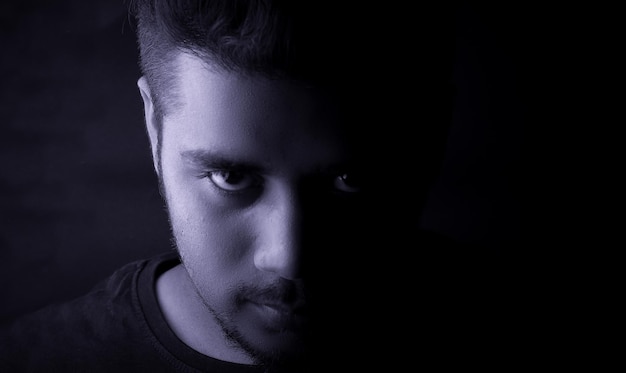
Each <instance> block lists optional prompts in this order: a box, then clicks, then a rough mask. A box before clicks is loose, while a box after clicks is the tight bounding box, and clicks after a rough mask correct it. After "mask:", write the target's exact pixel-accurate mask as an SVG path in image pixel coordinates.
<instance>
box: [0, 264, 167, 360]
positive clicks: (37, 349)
mask: <svg viewBox="0 0 626 373" xmlns="http://www.w3.org/2000/svg"><path fill="white" fill-rule="evenodd" d="M167 258H169V256H158V257H155V258H152V259H146V260H138V261H135V262H132V263H128V264H126V265H124V266H123V267H121V268H119V269H118V270H117V271H115V272H114V273H113V274H111V276H109V277H108V278H106V279H105V280H103V281H102V282H100V283H99V284H98V285H96V286H95V287H94V288H93V289H92V290H91V291H90V292H88V293H87V294H85V295H83V296H81V297H78V298H76V299H73V300H71V301H67V302H62V303H55V304H51V305H48V306H46V307H44V308H42V309H40V310H38V311H35V312H33V313H30V314H27V315H24V316H22V317H20V318H18V319H16V320H15V321H14V322H12V323H11V324H8V325H5V326H4V327H3V329H2V330H1V331H0V333H1V334H0V361H2V362H3V363H5V364H10V363H12V362H15V363H16V364H20V367H23V366H24V365H25V366H24V367H25V368H27V370H30V369H31V368H33V367H35V368H36V369H40V367H45V368H50V369H56V370H58V369H65V368H70V366H69V365H68V364H71V367H72V369H74V368H75V367H81V366H87V364H89V365H90V366H94V365H95V366H98V367H103V369H104V367H110V364H112V363H113V362H112V361H111V358H114V359H120V358H130V357H129V355H131V354H137V353H138V352H137V351H139V353H146V354H149V353H150V349H149V348H146V349H145V351H142V350H141V347H140V346H142V345H145V344H146V342H145V341H146V340H147V338H145V333H146V331H145V328H143V327H142V325H143V324H142V312H141V306H140V304H139V300H138V298H137V281H138V277H139V275H140V274H141V273H142V271H144V270H145V268H146V267H147V266H151V265H154V264H155V263H159V262H161V261H163V260H166V259H167Z"/></svg>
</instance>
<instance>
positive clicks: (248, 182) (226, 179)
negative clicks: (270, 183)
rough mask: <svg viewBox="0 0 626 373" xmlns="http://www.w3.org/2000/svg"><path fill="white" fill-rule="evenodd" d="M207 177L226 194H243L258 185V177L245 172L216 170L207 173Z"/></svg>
mask: <svg viewBox="0 0 626 373" xmlns="http://www.w3.org/2000/svg"><path fill="white" fill-rule="evenodd" d="M207 177H208V178H209V180H210V181H211V183H213V185H215V186H216V187H217V188H219V189H221V190H223V191H226V192H243V191H245V190H248V189H251V188H255V187H257V186H259V185H260V183H261V181H260V180H259V177H258V176H256V175H253V174H250V173H246V172H238V171H229V170H217V171H210V172H208V173H207Z"/></svg>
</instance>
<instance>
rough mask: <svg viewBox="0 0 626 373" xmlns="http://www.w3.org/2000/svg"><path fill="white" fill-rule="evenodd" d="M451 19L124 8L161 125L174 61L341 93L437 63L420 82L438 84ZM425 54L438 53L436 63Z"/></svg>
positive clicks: (414, 14)
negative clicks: (183, 56) (132, 21)
mask: <svg viewBox="0 0 626 373" xmlns="http://www.w3.org/2000/svg"><path fill="white" fill-rule="evenodd" d="M394 5H395V4H394ZM447 5H449V4H447ZM395 6H397V5H395ZM451 9H452V8H448V7H447V6H438V7H428V9H426V8H425V7H423V6H422V7H418V8H417V9H415V7H406V8H402V7H401V8H392V7H384V6H381V5H380V4H377V5H376V6H372V5H368V4H366V2H358V1H356V2H350V1H329V0H209V1H202V0H156V1H155V0H134V1H133V2H132V4H131V10H132V12H133V14H134V15H135V17H136V21H137V36H138V43H139V50H140V67H141V71H142V73H143V74H144V75H145V76H146V78H147V80H148V84H149V86H150V87H151V91H152V95H153V97H152V98H153V101H154V103H155V106H156V107H155V109H156V114H157V116H158V117H162V115H164V114H165V110H167V108H168V107H170V106H171V105H175V97H176V94H175V91H174V90H173V88H174V87H175V85H174V84H173V82H174V79H175V78H176V70H175V69H174V66H173V64H172V63H173V61H174V57H175V56H176V54H178V53H179V52H187V53H191V54H194V55H196V56H198V57H200V58H201V59H202V60H204V61H205V62H206V63H208V64H209V65H211V66H212V67H214V68H218V69H223V70H225V71H234V72H238V73H243V74H262V75H266V76H268V77H276V78H285V79H293V80H296V81H302V82H309V83H314V84H326V85H344V86H346V87H348V86H351V85H355V84H356V85H357V86H358V84H359V81H361V80H362V78H361V77H360V74H362V73H363V72H365V73H366V74H371V71H372V69H376V71H378V72H377V74H381V75H380V76H381V77H382V79H386V77H388V76H391V75H394V74H390V72H392V71H393V70H395V69H396V68H401V69H407V68H408V69H411V70H412V69H420V68H423V67H424V66H425V65H426V64H427V63H426V61H427V60H429V59H430V60H432V61H433V62H435V63H428V65H429V68H428V70H429V71H427V74H425V75H424V76H423V77H422V80H423V81H425V79H423V78H424V77H426V76H428V78H429V79H431V80H432V77H433V76H434V75H437V76H438V77H440V76H441V74H436V73H435V70H437V71H440V72H446V73H447V70H449V67H450V62H451V59H450V55H449V53H450V51H451V49H450V46H451V45H452V44H451V43H450V41H451V40H450V39H449V37H448V36H447V35H450V32H451V31H452V27H450V26H451V23H450V21H452V20H453V16H454V14H453V12H451ZM442 16H443V17H442ZM442 41H443V43H442ZM429 42H430V46H426V44H428V43H429ZM432 46H436V47H437V50H438V51H437V52H435V53H433V50H432ZM441 52H443V53H441ZM409 60H410V61H414V62H417V63H415V64H411V62H410V61H409ZM433 67H434V68H433ZM368 79H369V77H368ZM391 79H393V78H391ZM378 83H380V82H378ZM441 83H442V82H441V81H440V82H439V84H441Z"/></svg>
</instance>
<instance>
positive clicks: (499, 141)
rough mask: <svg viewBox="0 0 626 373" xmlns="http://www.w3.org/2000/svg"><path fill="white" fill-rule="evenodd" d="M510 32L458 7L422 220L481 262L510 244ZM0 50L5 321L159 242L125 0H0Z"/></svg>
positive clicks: (491, 17) (517, 136)
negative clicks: (440, 161)
mask: <svg viewBox="0 0 626 373" xmlns="http://www.w3.org/2000/svg"><path fill="white" fill-rule="evenodd" d="M52 4H54V5H52ZM520 25H521V22H520V15H519V13H518V10H517V9H513V7H506V8H505V7H499V8H494V7H493V5H491V6H490V7H489V8H488V7H485V6H479V5H474V6H471V7H470V6H463V7H461V10H460V12H459V14H458V42H459V43H458V53H457V66H456V70H455V76H454V82H455V84H456V86H457V90H458V96H457V102H456V108H455V114H454V122H453V127H452V132H451V134H450V139H449V149H448V155H447V157H446V161H445V163H444V169H443V172H442V174H441V176H440V178H439V180H438V182H437V183H436V184H435V186H434V188H433V191H432V195H431V198H430V202H429V204H428V207H427V209H426V212H425V220H424V228H427V229H431V230H435V231H437V232H440V233H442V234H444V235H446V236H449V237H451V238H453V239H455V240H458V241H460V242H463V243H468V244H470V245H476V246H480V247H484V248H487V249H489V250H493V252H508V251H511V250H518V249H519V247H520V245H521V228H520V221H519V211H520V204H521V199H520V195H519V193H520V191H519V179H520V158H521V142H522V122H523V120H524V116H525V113H526V112H525V105H524V100H523V99H522V97H521V95H520V89H519V88H520V86H521V85H520V80H521V79H522V76H521V74H520V68H521V67H523V66H522V65H523V64H522V62H521V61H523V52H524V51H525V49H524V48H525V45H524V43H523V38H520V35H521V34H523V31H524V28H519V26H520ZM527 26H528V25H527ZM0 43H1V44H0V45H1V47H2V48H1V50H0V51H1V52H0V53H1V57H0V84H1V85H0V120H1V123H0V126H1V128H0V300H1V303H0V321H3V320H6V319H8V318H10V317H13V316H15V315H18V314H21V313H23V312H26V311H30V310H33V309H35V308H38V307H40V306H42V305H44V304H46V303H49V302H52V301H58V300H64V299H69V298H71V297H74V296H76V295H79V294H81V293H83V292H85V291H87V290H88V289H89V288H90V287H92V286H93V285H94V283H95V282H96V281H98V280H100V279H102V278H104V277H105V276H106V275H108V274H109V273H111V272H112V271H113V270H114V269H116V268H118V267H119V266H121V265H122V264H124V263H126V262H128V261H130V260H134V259H139V258H145V257H147V256H150V255H152V254H154V253H157V252H161V251H163V250H168V249H169V248H170V241H169V227H168V225H167V220H166V214H165V211H164V209H163V204H162V202H161V198H160V196H159V193H158V189H157V182H156V177H155V175H154V172H153V167H152V163H151V159H150V151H149V147H148V140H147V137H146V134H145V130H144V120H143V112H142V110H143V108H142V103H141V99H140V95H139V92H138V90H137V87H136V81H137V79H138V78H139V69H138V66H137V49H136V44H135V36H134V31H133V29H132V26H131V23H130V22H129V20H128V15H127V8H126V2H124V1H122V0H118V1H110V0H106V1H105V0H90V1H81V0H61V1H55V2H46V1H29V2H19V3H18V2H3V3H2V5H0Z"/></svg>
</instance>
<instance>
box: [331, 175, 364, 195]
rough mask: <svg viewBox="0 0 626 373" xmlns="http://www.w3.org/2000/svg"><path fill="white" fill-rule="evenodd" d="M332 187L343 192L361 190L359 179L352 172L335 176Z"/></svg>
mask: <svg viewBox="0 0 626 373" xmlns="http://www.w3.org/2000/svg"><path fill="white" fill-rule="evenodd" d="M333 187H334V188H335V189H337V190H339V191H341V192H344V193H357V192H360V191H361V180H360V178H359V177H357V176H356V175H354V174H350V173H343V174H341V175H338V176H336V177H335V179H334V180H333Z"/></svg>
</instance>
